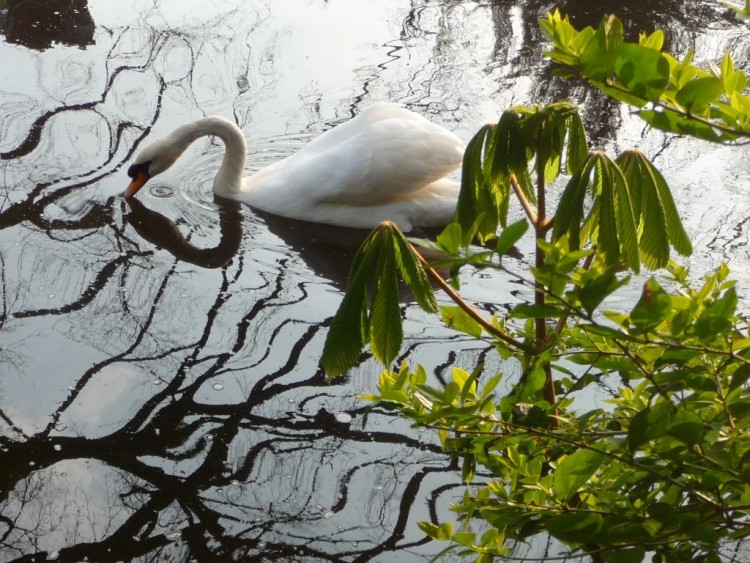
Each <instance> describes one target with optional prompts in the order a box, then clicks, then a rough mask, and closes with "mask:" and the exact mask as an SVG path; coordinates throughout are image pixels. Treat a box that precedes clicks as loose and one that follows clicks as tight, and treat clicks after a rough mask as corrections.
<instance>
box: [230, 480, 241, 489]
mask: <svg viewBox="0 0 750 563" xmlns="http://www.w3.org/2000/svg"><path fill="white" fill-rule="evenodd" d="M239 484H240V482H239V481H238V480H237V479H232V481H231V482H230V485H232V486H233V487H236V486H237V485H239Z"/></svg>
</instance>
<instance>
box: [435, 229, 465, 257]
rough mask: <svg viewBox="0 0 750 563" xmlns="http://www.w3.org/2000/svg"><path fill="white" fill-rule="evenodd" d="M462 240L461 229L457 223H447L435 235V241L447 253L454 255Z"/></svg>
mask: <svg viewBox="0 0 750 563" xmlns="http://www.w3.org/2000/svg"><path fill="white" fill-rule="evenodd" d="M462 242H463V229H462V228H461V225H459V224H458V223H450V224H448V225H447V226H446V227H445V228H444V229H443V231H442V232H441V233H440V234H439V235H438V236H437V243H438V245H440V247H442V248H443V249H444V250H445V251H446V252H447V253H448V254H452V255H456V254H458V251H459V249H460V248H461V243H462Z"/></svg>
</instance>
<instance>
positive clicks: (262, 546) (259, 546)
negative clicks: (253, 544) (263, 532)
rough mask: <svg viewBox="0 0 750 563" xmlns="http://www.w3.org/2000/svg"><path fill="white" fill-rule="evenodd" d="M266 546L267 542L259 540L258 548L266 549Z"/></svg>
mask: <svg viewBox="0 0 750 563" xmlns="http://www.w3.org/2000/svg"><path fill="white" fill-rule="evenodd" d="M265 548H266V542H264V541H259V542H258V549H265Z"/></svg>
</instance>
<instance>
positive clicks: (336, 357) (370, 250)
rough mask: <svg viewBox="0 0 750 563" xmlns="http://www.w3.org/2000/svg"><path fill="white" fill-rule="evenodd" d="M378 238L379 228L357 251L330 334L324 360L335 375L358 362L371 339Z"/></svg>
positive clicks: (327, 337) (324, 350) (326, 369)
mask: <svg viewBox="0 0 750 563" xmlns="http://www.w3.org/2000/svg"><path fill="white" fill-rule="evenodd" d="M378 240H379V239H378V236H377V231H374V232H373V233H372V234H370V236H369V237H368V238H367V240H365V242H364V243H362V246H360V248H359V250H358V251H357V254H356V255H355V257H354V261H353V263H352V269H351V273H350V275H349V287H348V288H347V291H346V293H345V294H344V298H343V299H342V301H341V305H339V308H338V311H336V314H335V315H334V317H333V320H332V321H331V328H330V329H329V330H328V334H327V335H326V341H325V344H324V346H323V354H322V358H321V361H322V364H323V369H324V370H325V372H326V373H327V374H328V375H329V376H331V377H335V376H337V375H341V374H342V373H344V372H346V371H347V370H348V369H349V368H351V367H352V366H353V365H354V364H355V363H357V360H358V359H359V355H360V353H361V352H362V348H363V347H364V345H365V343H366V342H367V340H368V337H369V326H368V323H367V279H368V277H369V273H370V268H371V263H372V259H373V255H374V253H375V251H376V250H377V244H378Z"/></svg>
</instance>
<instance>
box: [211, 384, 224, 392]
mask: <svg viewBox="0 0 750 563" xmlns="http://www.w3.org/2000/svg"><path fill="white" fill-rule="evenodd" d="M211 387H213V388H214V391H221V390H223V389H224V386H223V385H222V384H221V383H214V384H213V385H211Z"/></svg>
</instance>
